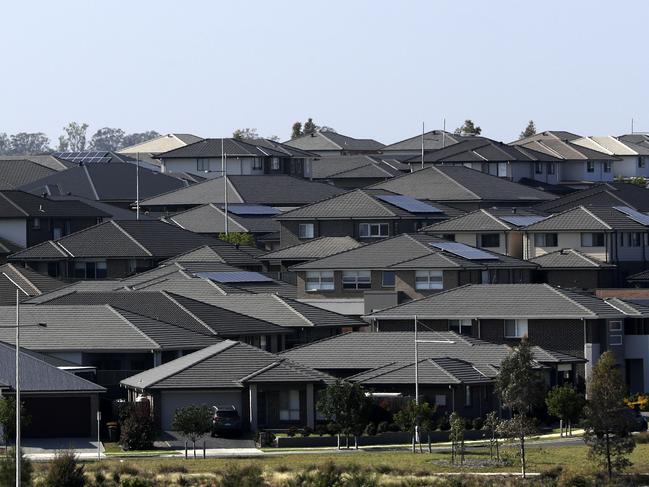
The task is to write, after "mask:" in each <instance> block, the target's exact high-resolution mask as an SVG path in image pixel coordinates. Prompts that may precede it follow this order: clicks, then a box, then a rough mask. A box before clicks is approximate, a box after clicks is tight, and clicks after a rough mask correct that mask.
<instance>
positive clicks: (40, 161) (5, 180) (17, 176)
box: [0, 155, 72, 190]
mask: <svg viewBox="0 0 649 487" xmlns="http://www.w3.org/2000/svg"><path fill="white" fill-rule="evenodd" d="M69 167H72V164H68V163H65V162H61V161H59V160H58V159H56V158H55V157H52V156H27V155H25V156H6V155H1V156H0V189H3V190H4V189H17V188H19V187H21V186H23V185H25V184H28V183H31V182H32V181H36V180H38V179H41V178H44V177H46V176H49V175H50V174H54V173H55V172H57V171H63V170H64V169H68V168H69Z"/></svg>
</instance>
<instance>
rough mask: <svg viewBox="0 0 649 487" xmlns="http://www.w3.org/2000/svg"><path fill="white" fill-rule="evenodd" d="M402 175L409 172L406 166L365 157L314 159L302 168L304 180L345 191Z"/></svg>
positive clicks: (387, 160)
mask: <svg viewBox="0 0 649 487" xmlns="http://www.w3.org/2000/svg"><path fill="white" fill-rule="evenodd" d="M404 172H410V166H409V165H408V164H403V163H402V162H400V161H398V160H396V159H387V158H383V157H381V156H375V155H367V154H360V155H356V156H327V157H322V158H319V157H318V158H314V159H311V160H310V161H309V162H308V163H307V164H306V165H305V166H304V177H305V178H307V179H310V180H311V181H319V182H323V183H329V184H333V185H334V186H336V187H338V188H345V189H356V188H364V187H365V186H369V185H371V184H375V183H380V182H381V181H385V180H386V179H391V178H393V177H395V176H398V175H400V174H403V173H404Z"/></svg>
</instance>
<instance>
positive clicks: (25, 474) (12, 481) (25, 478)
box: [0, 449, 34, 487]
mask: <svg viewBox="0 0 649 487" xmlns="http://www.w3.org/2000/svg"><path fill="white" fill-rule="evenodd" d="M33 471H34V468H33V466H32V462H30V461H29V460H28V459H27V458H25V457H24V456H23V457H22V461H21V462H20V485H21V486H25V487H26V486H29V485H32V474H33ZM0 485H16V455H15V453H14V450H9V449H8V450H7V452H6V455H2V456H0Z"/></svg>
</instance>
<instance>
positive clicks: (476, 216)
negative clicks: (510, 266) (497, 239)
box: [422, 208, 541, 233]
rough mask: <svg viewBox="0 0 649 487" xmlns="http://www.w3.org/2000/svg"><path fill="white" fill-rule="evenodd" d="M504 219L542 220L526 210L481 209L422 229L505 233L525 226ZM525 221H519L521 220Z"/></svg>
mask: <svg viewBox="0 0 649 487" xmlns="http://www.w3.org/2000/svg"><path fill="white" fill-rule="evenodd" d="M502 217H505V218H511V217H514V219H513V220H512V221H514V222H517V223H518V222H523V221H525V217H535V218H541V216H540V215H538V213H536V212H533V211H528V210H525V209H518V208H517V209H480V210H476V211H472V212H471V213H467V214H466V215H460V216H457V217H455V218H451V219H449V220H444V221H443V222H438V223H433V224H432V225H428V226H426V227H424V228H422V231H425V232H430V233H437V232H444V233H447V232H490V231H491V232H504V231H508V230H517V229H519V228H521V227H523V226H524V225H515V224H514V223H512V222H510V221H507V220H503V219H502ZM521 217H522V218H523V220H517V219H519V218H521Z"/></svg>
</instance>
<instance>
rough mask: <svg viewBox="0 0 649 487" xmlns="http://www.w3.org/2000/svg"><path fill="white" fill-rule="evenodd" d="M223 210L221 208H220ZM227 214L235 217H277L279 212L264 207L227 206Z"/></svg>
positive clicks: (272, 208)
mask: <svg viewBox="0 0 649 487" xmlns="http://www.w3.org/2000/svg"><path fill="white" fill-rule="evenodd" d="M221 207H222V208H223V206H221ZM228 212H229V213H234V214H235V215H279V214H280V213H281V211H279V210H278V209H277V208H274V207H272V206H264V205H237V204H235V205H228Z"/></svg>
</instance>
